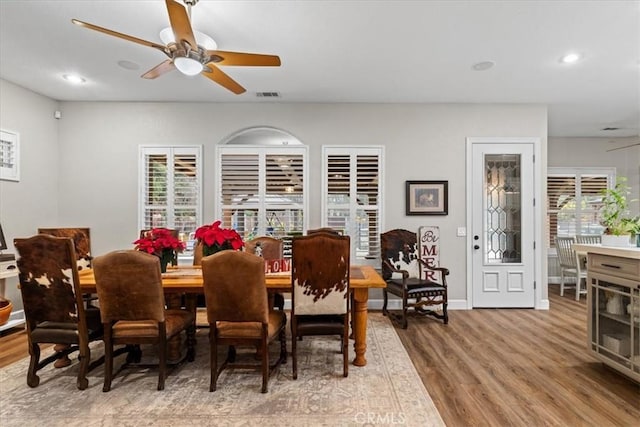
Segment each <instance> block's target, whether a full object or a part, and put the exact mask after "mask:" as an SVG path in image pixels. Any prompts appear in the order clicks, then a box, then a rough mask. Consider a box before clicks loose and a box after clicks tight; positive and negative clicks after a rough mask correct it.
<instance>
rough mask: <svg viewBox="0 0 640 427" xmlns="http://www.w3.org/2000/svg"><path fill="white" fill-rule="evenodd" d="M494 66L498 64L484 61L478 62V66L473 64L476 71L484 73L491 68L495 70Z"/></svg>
mask: <svg viewBox="0 0 640 427" xmlns="http://www.w3.org/2000/svg"><path fill="white" fill-rule="evenodd" d="M494 65H496V63H495V62H493V61H482V62H478V63H477V64H473V69H474V70H476V71H484V70H488V69H489V68H493V66H494Z"/></svg>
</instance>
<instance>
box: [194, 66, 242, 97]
mask: <svg viewBox="0 0 640 427" xmlns="http://www.w3.org/2000/svg"><path fill="white" fill-rule="evenodd" d="M207 67H209V68H210V69H211V71H210V72H209V71H206V70H204V71H202V73H200V74H202V75H203V76H205V77H207V78H209V79H211V80H213V81H214V82H216V83H218V84H219V85H220V86H222V87H224V88H226V89H229V90H230V91H231V92H233V93H235V94H236V95H240V94H241V93H244V92H246V89H245V88H243V87H242V86H240V85H239V84H238V83H237V82H236V81H235V80H233V79H232V78H231V77H229V76H228V75H226V74H225V73H224V72H223V71H222V70H221V69H220V68H218V67H216V66H215V65H214V64H213V63H212V62H210V63H208V64H207Z"/></svg>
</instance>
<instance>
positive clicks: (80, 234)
mask: <svg viewBox="0 0 640 427" xmlns="http://www.w3.org/2000/svg"><path fill="white" fill-rule="evenodd" d="M38 234H48V235H50V236H56V237H69V238H71V240H73V248H74V249H75V251H76V265H77V266H78V270H82V269H85V268H91V260H92V257H91V236H90V233H89V229H88V228H83V227H65V228H38Z"/></svg>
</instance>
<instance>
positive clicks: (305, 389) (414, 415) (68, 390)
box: [0, 313, 444, 427]
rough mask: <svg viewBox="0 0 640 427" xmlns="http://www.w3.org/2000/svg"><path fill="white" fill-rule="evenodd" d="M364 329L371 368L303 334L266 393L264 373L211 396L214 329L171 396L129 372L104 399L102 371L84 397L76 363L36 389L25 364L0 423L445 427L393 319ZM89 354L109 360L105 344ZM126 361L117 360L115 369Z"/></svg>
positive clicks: (0, 410)
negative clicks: (294, 363) (294, 358)
mask: <svg viewBox="0 0 640 427" xmlns="http://www.w3.org/2000/svg"><path fill="white" fill-rule="evenodd" d="M367 332H368V333H367V335H368V336H367V362H368V364H367V366H366V367H363V368H358V367H356V366H353V365H350V366H349V376H348V377H347V378H343V377H342V355H340V353H339V350H338V349H339V346H340V345H339V340H338V339H337V338H335V339H334V338H331V337H306V338H305V339H304V340H303V341H301V342H299V346H298V351H299V352H298V379H297V380H295V381H294V380H293V379H292V374H291V359H290V358H289V359H288V361H287V364H286V365H281V366H280V368H279V371H278V372H275V373H274V374H273V376H272V377H271V379H270V381H269V392H268V393H267V394H262V393H260V384H261V377H260V374H259V373H258V372H254V371H250V370H226V371H224V372H223V373H222V375H221V376H220V378H219V380H218V390H217V391H215V392H213V393H209V351H208V347H209V345H208V337H207V334H208V331H207V330H199V331H198V335H197V337H198V346H197V350H196V352H197V357H196V361H195V362H193V363H184V364H182V365H180V366H179V367H177V368H175V369H174V370H173V371H171V372H170V374H169V376H168V378H167V380H166V384H165V390H164V391H157V390H156V386H157V378H158V377H157V370H155V369H150V370H146V371H144V370H130V369H127V370H124V371H122V372H120V373H118V374H117V376H116V378H114V382H113V384H112V388H111V391H110V392H108V393H103V392H102V381H103V377H102V372H103V371H102V367H98V368H96V369H94V370H93V371H92V372H90V373H89V388H88V389H86V390H83V391H80V390H78V389H77V388H76V381H75V375H76V373H77V362H74V364H73V365H72V366H70V367H68V368H63V369H55V368H53V367H51V365H49V366H48V367H46V368H45V369H44V370H42V371H40V373H39V375H40V385H39V386H38V387H37V388H35V389H31V388H29V387H28V386H27V384H26V371H27V366H28V359H23V360H21V361H19V362H16V363H14V364H12V365H10V366H7V367H5V368H3V369H2V370H0V425H2V426H3V427H8V426H35V425H47V426H54V425H55V426H83V427H84V426H256V425H260V426H276V425H277V426H362V425H366V426H371V425H405V426H420V427H425V426H443V425H444V423H443V422H442V419H441V418H440V415H439V414H438V411H437V409H436V408H435V406H434V404H433V402H432V401H431V398H430V397H429V394H428V393H427V391H426V389H425V387H424V385H423V384H422V382H421V380H420V378H419V377H418V374H417V373H416V371H415V368H414V367H413V364H412V363H411V360H410V359H409V356H408V355H407V353H406V351H405V349H404V347H403V346H402V344H401V342H400V339H399V338H398V335H397V334H396V332H395V330H394V328H393V326H392V325H391V323H390V322H389V320H388V319H387V318H385V317H383V316H382V315H381V314H378V313H372V314H370V316H369V328H368V330H367ZM352 344H353V342H351V345H350V349H349V352H350V359H351V360H352V359H353V347H352ZM276 347H277V344H276V345H275V346H274V347H273V348H272V350H271V355H272V356H271V357H272V358H273V357H275V356H276V354H277V348H276ZM48 354H50V351H49V352H43V357H46V356H47V355H48ZM92 354H93V356H94V357H95V356H96V355H100V354H102V344H101V343H96V344H95V345H94V346H93V347H92ZM221 357H222V355H221ZM244 357H252V355H246V356H244ZM123 358H124V356H120V357H119V359H116V369H117V367H118V366H119V362H120V360H122V359H123Z"/></svg>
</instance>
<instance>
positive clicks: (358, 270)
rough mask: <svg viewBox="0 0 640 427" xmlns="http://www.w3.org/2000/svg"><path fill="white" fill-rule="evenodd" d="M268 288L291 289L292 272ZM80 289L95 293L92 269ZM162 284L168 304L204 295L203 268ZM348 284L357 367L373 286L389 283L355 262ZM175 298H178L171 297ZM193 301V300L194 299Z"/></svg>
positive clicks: (175, 271)
mask: <svg viewBox="0 0 640 427" xmlns="http://www.w3.org/2000/svg"><path fill="white" fill-rule="evenodd" d="M265 277H266V280H265V281H266V285H267V291H269V292H291V274H290V273H288V272H281V273H275V274H266V276H265ZM79 278H80V288H81V289H82V291H83V292H87V293H95V292H96V280H95V277H94V275H93V270H91V269H84V270H81V271H80V272H79ZM162 287H163V288H164V291H165V294H166V295H167V299H168V301H167V305H170V303H169V299H170V297H171V296H174V297H178V296H179V295H182V294H185V295H189V296H193V295H198V294H202V293H203V292H204V291H203V279H202V270H201V269H200V267H199V266H188V267H186V266H185V267H183V266H179V267H173V268H169V269H168V270H167V272H166V273H163V274H162ZM349 287H350V289H351V293H352V295H353V307H352V308H351V319H352V329H353V339H354V350H355V354H356V356H355V359H354V360H353V364H354V365H355V366H365V365H366V364H367V359H366V357H365V353H366V350H367V313H368V312H367V310H368V308H367V304H368V301H369V289H370V288H384V287H386V282H385V281H384V280H383V279H382V277H381V276H380V274H378V272H377V271H376V270H375V269H374V268H373V267H372V266H368V265H352V266H351V270H350V279H349ZM172 299H173V300H174V301H175V300H179V298H172ZM192 301H193V299H192ZM190 306H191V307H190V308H192V309H193V310H195V304H190Z"/></svg>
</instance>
